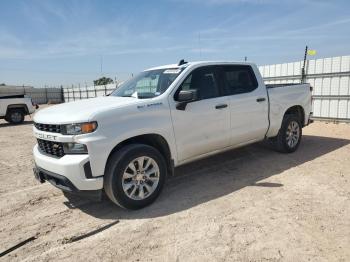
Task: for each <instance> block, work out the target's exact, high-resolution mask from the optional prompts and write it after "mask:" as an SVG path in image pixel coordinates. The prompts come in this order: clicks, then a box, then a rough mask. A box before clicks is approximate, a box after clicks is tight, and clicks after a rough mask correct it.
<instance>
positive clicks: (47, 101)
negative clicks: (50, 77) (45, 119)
mask: <svg viewBox="0 0 350 262" xmlns="http://www.w3.org/2000/svg"><path fill="white" fill-rule="evenodd" d="M45 98H46V102H45V103H46V104H47V103H49V100H48V98H47V87H46V86H45Z"/></svg>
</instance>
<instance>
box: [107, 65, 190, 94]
mask: <svg viewBox="0 0 350 262" xmlns="http://www.w3.org/2000/svg"><path fill="white" fill-rule="evenodd" d="M182 70H183V69H182V68H168V69H156V70H149V71H144V72H141V73H139V74H138V75H136V76H135V77H133V78H131V79H130V80H128V81H126V82H125V83H123V84H121V85H120V86H119V87H118V88H117V89H116V90H115V91H114V92H113V93H112V94H111V95H112V96H122V97H135V98H140V99H141V98H152V97H156V96H159V95H160V94H162V93H164V92H165V90H167V89H168V87H169V86H170V85H171V83H172V82H174V80H175V79H176V77H178V75H179V74H180V73H181V72H182Z"/></svg>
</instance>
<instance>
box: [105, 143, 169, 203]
mask: <svg viewBox="0 0 350 262" xmlns="http://www.w3.org/2000/svg"><path fill="white" fill-rule="evenodd" d="M140 156H149V157H151V158H153V159H154V160H155V161H156V162H157V164H158V167H159V171H160V174H159V182H158V185H157V188H156V190H155V191H154V192H153V193H152V195H150V196H149V197H147V198H146V199H144V200H133V199H131V198H129V197H128V196H127V195H126V194H125V192H124V190H123V186H122V176H123V173H124V170H125V168H126V167H127V165H129V163H130V162H131V161H132V160H134V159H135V158H137V157H140ZM106 171H107V172H106V174H105V179H104V188H105V191H106V193H107V196H108V197H109V198H110V199H111V200H112V201H113V202H114V203H116V204H118V205H120V206H122V207H124V208H128V209H140V208H143V207H145V206H148V205H150V204H151V203H152V202H154V201H155V199H156V198H157V197H158V195H159V194H160V192H161V190H162V188H163V185H164V182H165V179H166V175H167V168H166V164H165V160H164V158H163V156H162V155H161V154H160V153H159V151H158V150H157V149H155V148H153V147H151V146H148V145H143V144H134V145H128V146H126V147H124V148H122V149H121V150H120V151H117V152H115V153H113V155H112V156H111V158H110V159H109V161H108V163H107V168H106Z"/></svg>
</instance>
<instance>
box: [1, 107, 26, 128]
mask: <svg viewBox="0 0 350 262" xmlns="http://www.w3.org/2000/svg"><path fill="white" fill-rule="evenodd" d="M5 119H6V121H8V122H10V123H11V124H15V125H18V124H21V123H23V121H24V111H23V109H11V110H10V111H9V112H8V113H7V115H6V118H5Z"/></svg>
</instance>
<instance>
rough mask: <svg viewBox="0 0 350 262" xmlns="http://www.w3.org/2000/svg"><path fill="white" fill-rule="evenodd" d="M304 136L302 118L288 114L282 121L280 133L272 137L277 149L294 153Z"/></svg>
mask: <svg viewBox="0 0 350 262" xmlns="http://www.w3.org/2000/svg"><path fill="white" fill-rule="evenodd" d="M301 136H302V128H301V123H300V120H299V118H298V117H297V116H294V115H287V116H285V117H284V119H283V121H282V126H281V129H280V130H279V132H278V135H277V136H276V137H274V138H273V139H272V142H273V144H274V146H275V148H276V149H277V151H279V152H282V153H292V152H294V151H296V150H297V149H298V147H299V144H300V141H301Z"/></svg>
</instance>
